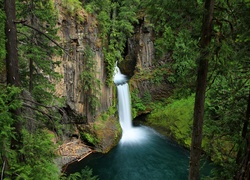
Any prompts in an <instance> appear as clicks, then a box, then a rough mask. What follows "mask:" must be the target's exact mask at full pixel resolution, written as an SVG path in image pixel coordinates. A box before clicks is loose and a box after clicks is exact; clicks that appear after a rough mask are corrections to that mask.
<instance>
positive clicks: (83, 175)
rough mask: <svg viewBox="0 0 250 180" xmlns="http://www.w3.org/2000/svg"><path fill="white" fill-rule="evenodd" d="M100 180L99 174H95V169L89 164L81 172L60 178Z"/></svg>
mask: <svg viewBox="0 0 250 180" xmlns="http://www.w3.org/2000/svg"><path fill="white" fill-rule="evenodd" d="M83 179H84V180H98V179H99V178H98V176H95V175H93V170H92V169H91V168H89V167H88V166H85V168H84V169H82V170H81V172H76V173H74V174H70V175H69V176H68V177H65V176H63V177H61V178H60V180H83Z"/></svg>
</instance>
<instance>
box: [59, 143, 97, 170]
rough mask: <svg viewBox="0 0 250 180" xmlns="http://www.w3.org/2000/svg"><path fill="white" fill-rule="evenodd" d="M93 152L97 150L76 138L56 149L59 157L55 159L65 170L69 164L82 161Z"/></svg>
mask: <svg viewBox="0 0 250 180" xmlns="http://www.w3.org/2000/svg"><path fill="white" fill-rule="evenodd" d="M93 152H95V150H93V149H92V148H91V147H89V146H87V145H85V144H83V143H82V142H81V140H80V139H74V140H72V141H70V142H67V143H63V144H62V145H60V146H59V147H58V148H57V149H56V154H57V155H58V157H57V158H56V159H55V163H56V165H57V166H58V167H59V168H60V169H61V171H64V170H65V169H66V168H67V166H68V165H69V164H71V163H73V162H75V161H81V160H82V159H84V158H85V157H87V156H88V155H89V154H91V153H93Z"/></svg>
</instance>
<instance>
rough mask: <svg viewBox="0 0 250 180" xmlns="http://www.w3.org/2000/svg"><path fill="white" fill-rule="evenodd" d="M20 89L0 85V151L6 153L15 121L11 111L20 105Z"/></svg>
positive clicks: (13, 135)
mask: <svg viewBox="0 0 250 180" xmlns="http://www.w3.org/2000/svg"><path fill="white" fill-rule="evenodd" d="M20 92H21V90H20V89H19V88H17V87H14V86H7V87H5V86H3V85H0V153H1V155H5V156H7V155H8V151H9V148H10V141H11V138H14V137H15V134H14V127H13V124H14V122H15V121H16V120H15V117H13V115H12V113H11V111H13V110H16V109H17V108H19V107H21V101H20V100H19V99H18V96H19V95H20Z"/></svg>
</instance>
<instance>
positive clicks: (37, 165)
mask: <svg viewBox="0 0 250 180" xmlns="http://www.w3.org/2000/svg"><path fill="white" fill-rule="evenodd" d="M20 93H21V90H20V89H19V88H17V87H11V86H7V87H4V86H1V91H0V153H1V156H2V157H5V158H6V160H7V161H5V163H8V167H10V168H8V169H6V170H5V172H4V174H5V177H6V179H13V178H14V177H15V178H14V179H41V177H43V179H51V178H52V179H58V178H59V174H60V172H59V169H58V168H57V167H56V165H55V164H54V162H53V158H54V157H55V155H54V149H55V146H54V145H53V142H52V137H51V135H49V134H48V131H45V130H37V131H36V132H34V133H29V132H28V131H27V130H25V129H23V130H22V133H21V137H22V142H21V144H22V147H19V148H20V149H19V150H18V152H17V151H16V150H15V149H12V148H11V141H12V139H13V138H15V136H16V132H15V129H14V123H15V122H16V121H20V117H13V114H12V111H13V110H15V109H17V108H20V107H21V105H22V103H21V101H20V98H19V96H20ZM18 156H19V157H20V156H21V157H23V159H24V160H23V161H19V160H18ZM0 163H1V164H3V159H2V158H1V160H0Z"/></svg>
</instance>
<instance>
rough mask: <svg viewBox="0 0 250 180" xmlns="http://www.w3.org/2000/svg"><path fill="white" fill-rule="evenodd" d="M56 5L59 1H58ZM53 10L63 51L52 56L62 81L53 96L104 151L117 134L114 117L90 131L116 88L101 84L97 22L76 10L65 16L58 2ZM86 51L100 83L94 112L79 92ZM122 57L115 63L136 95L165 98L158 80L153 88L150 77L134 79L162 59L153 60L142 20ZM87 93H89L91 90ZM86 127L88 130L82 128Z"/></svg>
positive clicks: (102, 72) (166, 89)
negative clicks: (81, 120) (82, 120)
mask: <svg viewBox="0 0 250 180" xmlns="http://www.w3.org/2000/svg"><path fill="white" fill-rule="evenodd" d="M55 1H57V0H55ZM58 2H60V1H59V0H58ZM57 9H58V11H59V19H58V28H59V33H58V35H59V37H60V40H61V42H60V44H62V46H63V47H64V48H65V52H64V55H63V56H62V57H56V58H57V60H58V58H59V60H61V65H60V66H59V67H57V69H56V71H57V72H59V73H60V74H61V75H62V76H63V78H62V80H61V81H60V82H59V83H57V85H56V92H55V93H56V94H57V96H59V97H64V98H65V102H66V107H67V110H71V111H73V112H75V113H76V114H78V115H79V116H82V117H84V118H85V119H86V122H85V123H87V124H85V125H84V124H82V125H77V126H78V129H79V130H82V131H89V132H92V134H94V135H96V136H97V138H99V139H101V140H100V142H99V143H100V144H99V147H100V148H101V149H102V150H103V151H105V152H107V151H108V150H110V148H111V147H113V146H114V145H115V144H116V143H117V141H118V140H117V139H118V137H119V133H120V132H119V128H117V125H115V124H116V121H118V118H117V120H116V118H115V117H117V116H114V115H111V116H113V117H110V118H111V119H112V121H111V120H110V119H109V120H108V123H104V125H103V127H102V128H101V130H96V132H94V131H95V128H93V126H94V125H93V124H95V121H97V117H99V116H100V115H101V114H102V113H103V112H106V111H107V110H108V109H109V108H110V107H111V106H113V104H114V102H115V101H116V100H115V96H116V94H115V92H114V90H115V89H116V88H115V87H114V85H113V86H112V87H108V86H107V85H106V82H105V81H106V76H107V74H106V70H105V63H104V55H103V51H102V46H101V40H100V39H99V36H98V22H97V20H96V18H95V17H94V16H93V15H90V14H88V13H86V12H85V11H84V9H81V10H78V11H79V12H77V13H76V14H75V15H74V16H70V15H69V14H67V12H66V10H65V9H64V8H63V7H62V6H61V5H60V3H57ZM79 17H80V18H79ZM88 48H90V49H91V52H92V53H93V58H92V59H93V62H94V63H95V68H94V71H95V77H94V78H96V79H97V80H99V81H100V84H101V85H100V88H99V90H98V91H99V93H100V94H99V95H98V101H99V102H100V106H97V107H96V108H95V112H94V113H93V112H91V110H90V108H91V105H90V103H89V98H90V95H91V93H90V94H89V93H88V92H86V91H84V90H83V89H84V85H83V84H82V80H81V74H82V72H83V71H84V70H85V64H86V61H87V49H88ZM124 54H125V55H126V57H125V60H124V61H123V62H121V63H120V64H119V67H120V69H121V72H122V73H123V74H126V75H128V76H129V77H130V78H131V79H130V85H131V87H132V89H138V90H139V92H140V96H143V95H144V94H145V93H146V92H149V93H150V94H151V95H152V98H153V99H160V98H162V97H167V96H169V94H170V91H171V87H170V86H169V85H168V83H167V82H165V81H162V82H161V83H160V84H158V85H155V84H153V83H152V79H150V77H149V78H141V77H140V76H138V74H139V75H140V73H142V72H147V71H148V72H152V71H154V69H155V68H156V67H158V66H160V65H161V63H162V60H161V63H160V61H157V60H155V48H154V33H153V30H152V28H151V27H150V26H149V25H147V23H145V21H144V19H141V20H140V23H139V24H138V25H137V26H136V27H135V33H134V35H133V36H132V37H131V38H129V39H128V42H127V47H126V48H125V52H124ZM138 77H139V78H138ZM152 78H153V77H152ZM163 79H164V78H163ZM95 88H97V87H95ZM89 92H91V89H90V91H89ZM114 119H115V120H114ZM88 126H91V127H92V128H89V129H86V128H88Z"/></svg>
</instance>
